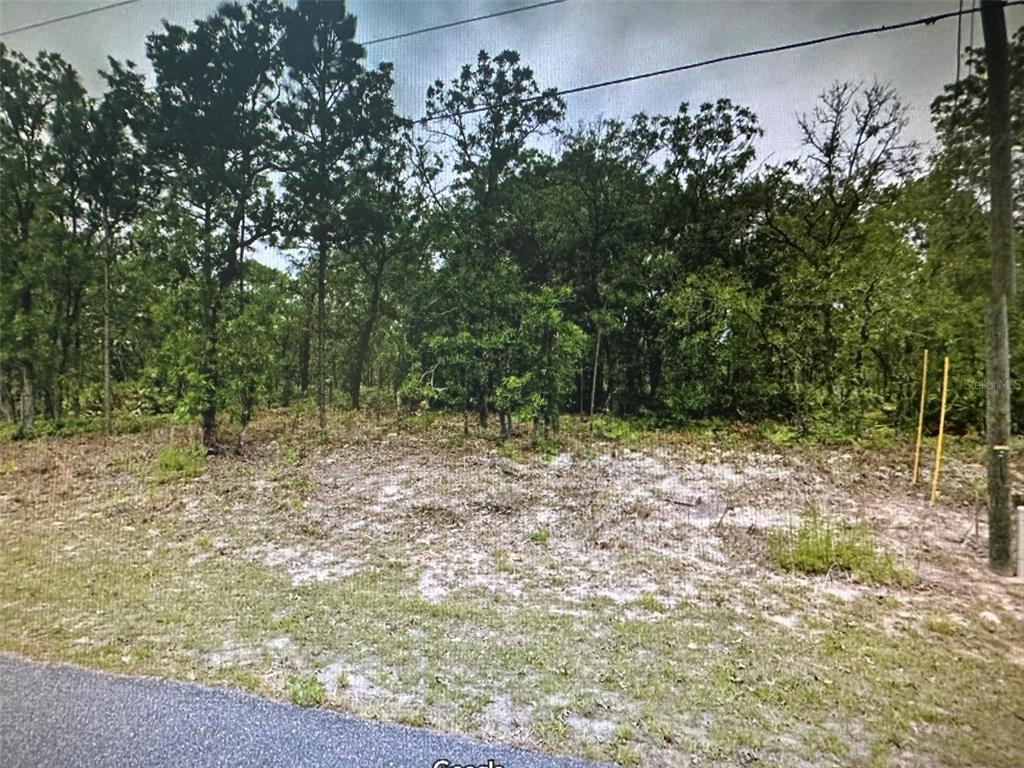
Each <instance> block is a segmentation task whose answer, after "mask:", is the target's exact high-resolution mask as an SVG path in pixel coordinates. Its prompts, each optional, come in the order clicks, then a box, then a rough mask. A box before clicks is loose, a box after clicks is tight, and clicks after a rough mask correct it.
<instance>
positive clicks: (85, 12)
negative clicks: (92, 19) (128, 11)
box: [0, 0, 141, 37]
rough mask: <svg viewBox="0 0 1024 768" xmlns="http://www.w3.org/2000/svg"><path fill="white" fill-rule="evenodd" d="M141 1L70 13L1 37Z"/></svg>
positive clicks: (15, 30) (121, 2) (9, 32)
mask: <svg viewBox="0 0 1024 768" xmlns="http://www.w3.org/2000/svg"><path fill="white" fill-rule="evenodd" d="M138 2H141V0H120V2H117V3H110V4H109V5H101V6H99V7H97V8H89V9H88V10H85V11H78V12H76V13H69V14H68V15H67V16H57V17H56V18H53V19H47V20H46V21H37V22H35V23H34V24H26V25H25V26H23V27H15V28H14V29H6V30H4V31H3V32H0V37H3V36H4V35H13V34H14V33H15V32H27V31H28V30H30V29H38V28H39V27H45V26H48V25H50V24H57V23H58V22H61V21H67V20H68V19H77V18H79V17H80V16H88V15H89V14H90V13H99V12H100V11H109V10H110V9H111V8H120V7H121V6H122V5H131V4H132V3H138Z"/></svg>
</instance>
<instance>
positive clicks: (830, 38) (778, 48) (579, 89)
mask: <svg viewBox="0 0 1024 768" xmlns="http://www.w3.org/2000/svg"><path fill="white" fill-rule="evenodd" d="M1015 5H1024V0H1008V2H1004V3H1002V6H1003V7H1004V8H1010V7H1012V6H1015ZM977 12H978V11H977V10H976V9H972V10H970V11H964V10H957V11H949V12H948V13H938V14H935V15H934V16H924V17H922V18H919V19H910V20H909V21H901V22H899V23H897V24H881V25H879V26H876V27H868V28H866V29H855V30H852V31H850V32H838V33H836V34H834V35H826V36H824V37H815V38H812V39H810V40H800V41H798V42H795V43H785V44H784V45H773V46H771V47H768V48H758V49H755V50H753V51H743V52H742V53H730V54H726V55H725V56H715V57H714V58H710V59H704V60H703V61H695V62H691V63H690V64H680V65H679V66H677V67H667V68H665V69H656V70H654V71H651V72H644V73H642V74H639V75H629V76H627V77H617V78H614V79H612V80H603V81H601V82H599V83H590V84H589V85H578V86H576V87H574V88H555V89H553V90H550V91H547V92H546V93H542V94H540V95H538V96H529V97H527V98H523V99H513V100H510V101H508V102H505V103H506V104H513V103H514V104H527V103H530V102H532V101H539V100H540V99H545V98H549V97H551V96H569V95H572V94H574V93H583V92H584V91H595V90H597V89H598V88H607V87H609V86H612V85H622V84H623V83H632V82H636V81H637V80H647V79H648V78H652V77H660V76H661V75H669V74H672V73H675V72H685V71H686V70H690V69H699V68H700V67H708V66H711V65H712V64H721V63H723V62H726V61H737V60H738V59H749V58H752V57H754V56H764V55H767V54H769V53H781V52H783V51H792V50H795V49H797V48H807V47H809V46H812V45H821V44H822V43H830V42H834V41H836V40H847V39H849V38H853V37H863V36H865V35H874V34H878V33H880V32H892V31H895V30H897V29H907V28H909V27H919V26H925V25H927V26H930V25H932V24H935V23H936V22H939V21H943V20H945V19H952V18H954V17H956V18H959V17H960V16H962V15H966V14H972V13H977ZM490 108H491V107H490V106H482V107H473V108H472V109H464V110H460V111H457V112H449V113H446V114H443V115H431V116H428V117H421V118H420V119H419V120H416V121H415V122H416V123H417V124H420V125H425V124H427V123H429V122H433V121H435V120H446V119H450V118H453V117H462V116H464V115H472V114H475V113H478V112H485V111H487V110H488V109H490Z"/></svg>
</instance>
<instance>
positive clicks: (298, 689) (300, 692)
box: [288, 675, 327, 707]
mask: <svg viewBox="0 0 1024 768" xmlns="http://www.w3.org/2000/svg"><path fill="white" fill-rule="evenodd" d="M288 698H289V699H290V700H291V702H292V704H297V705H299V706H300V707H316V706H319V705H320V704H323V703H324V702H325V701H326V700H327V690H326V689H325V688H324V684H323V683H321V682H320V681H319V680H317V679H316V678H315V677H313V676H312V675H291V676H290V677H289V678H288Z"/></svg>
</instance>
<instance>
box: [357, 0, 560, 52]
mask: <svg viewBox="0 0 1024 768" xmlns="http://www.w3.org/2000/svg"><path fill="white" fill-rule="evenodd" d="M565 2H568V0H546V2H543V3H533V4H532V5H522V6H519V7H518V8H509V9H508V10H505V11H497V12H495V13H488V14H485V15H483V16H474V17H472V18H470V19H459V20H458V21H449V22H447V23H445V24H437V25H435V26H433V27H424V28H423V29H414V30H411V31H409V32H400V33H398V34H397V35H388V36H387V37H378V38H375V39H373V40H367V41H365V42H362V43H360V45H364V46H366V45H377V44H378V43H387V42H390V41H392V40H401V39H403V38H406V37H413V36H414V35H422V34H425V33H427V32H437V31H438V30H441V29H451V28H452V27H461V26H462V25H463V24H472V23H473V22H474V21H485V20H486V19H496V18H497V17H499V16H508V15H510V14H513V13H522V12H523V11H532V10H534V9H535V8H545V7H547V6H549V5H560V4H561V3H565Z"/></svg>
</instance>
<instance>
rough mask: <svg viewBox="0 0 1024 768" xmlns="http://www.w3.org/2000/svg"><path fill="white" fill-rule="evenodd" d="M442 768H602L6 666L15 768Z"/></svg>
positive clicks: (2, 718)
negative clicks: (447, 764)
mask: <svg viewBox="0 0 1024 768" xmlns="http://www.w3.org/2000/svg"><path fill="white" fill-rule="evenodd" d="M440 759H447V760H450V761H451V763H452V765H472V766H478V765H481V764H482V765H484V766H486V765H487V761H488V760H493V761H494V765H495V766H497V765H501V766H503V767H504V768H586V767H587V766H588V765H592V764H587V763H583V762H578V761H572V760H564V759H558V758H553V757H548V756H545V755H539V754H536V753H531V752H524V751H521V750H517V749H512V748H510V747H501V746H489V745H487V744H482V743H479V742H474V741H470V740H468V739H460V738H456V737H453V736H445V735H443V734H440V733H435V732H433V731H427V730H423V729H420V728H406V727H402V726H394V725H383V724H381V723H374V722H370V721H366V720H360V719H357V718H354V717H349V716H346V715H342V714H339V713H336V712H330V711H327V710H318V709H300V708H299V707H295V706H292V705H290V704H281V703H278V702H273V701H267V700H265V699H260V698H257V697H255V696H249V695H246V694H242V693H236V692H234V691H224V690H214V689H210V688H203V687H200V686H198V685H191V684H188V683H178V682H173V681H168V680H154V679H149V678H123V677H113V676H110V675H104V674H101V673H98V672H92V671H90V670H86V669H81V668H79V667H72V666H63V665H61V666H53V665H44V664H35V663H32V662H27V661H22V660H20V659H15V658H12V657H9V656H0V765H2V766H3V768H36V766H47V768H61V767H62V766H67V767H68V768H72V766H73V768H106V767H107V766H110V767H111V768H113V767H114V766H116V767H117V768H128V767H129V766H146V767H147V768H170V767H171V766H174V767H175V768H177V767H178V766H181V767H182V768H186V767H188V768H208V767H212V766H225V768H228V767H230V768H250V767H255V766H267V767H268V768H271V767H273V768H288V767H289V766H309V767H310V768H312V766H318V767H319V766H324V768H326V767H327V766H330V768H349V767H351V768H385V766H388V767H389V768H432V766H434V764H435V762H436V761H438V760H440ZM442 765H443V763H442Z"/></svg>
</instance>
